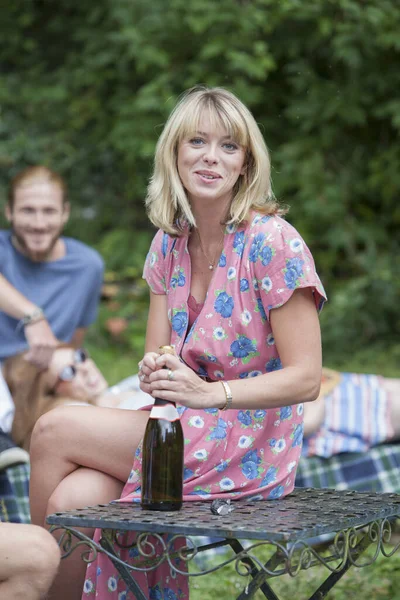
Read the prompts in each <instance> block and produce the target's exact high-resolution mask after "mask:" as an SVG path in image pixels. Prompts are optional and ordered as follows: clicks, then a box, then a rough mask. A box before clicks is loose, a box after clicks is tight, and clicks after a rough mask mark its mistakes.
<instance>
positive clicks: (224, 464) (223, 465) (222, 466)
mask: <svg viewBox="0 0 400 600" xmlns="http://www.w3.org/2000/svg"><path fill="white" fill-rule="evenodd" d="M230 462H231V461H230V459H228V460H221V462H220V463H219V465H217V466H216V467H215V470H216V471H218V473H222V472H223V471H225V469H227V468H228V467H229V463H230Z"/></svg>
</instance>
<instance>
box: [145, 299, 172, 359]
mask: <svg viewBox="0 0 400 600" xmlns="http://www.w3.org/2000/svg"><path fill="white" fill-rule="evenodd" d="M170 342H171V325H170V322H169V320H168V306H167V296H165V295H161V294H153V292H150V307H149V314H148V318H147V329H146V344H145V351H146V352H157V353H158V349H159V347H160V346H166V345H168V344H170Z"/></svg>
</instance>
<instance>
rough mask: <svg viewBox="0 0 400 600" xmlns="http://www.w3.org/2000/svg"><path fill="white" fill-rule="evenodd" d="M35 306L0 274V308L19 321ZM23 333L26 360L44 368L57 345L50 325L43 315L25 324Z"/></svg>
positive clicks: (30, 312) (33, 310) (35, 308)
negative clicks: (27, 349)
mask: <svg viewBox="0 0 400 600" xmlns="http://www.w3.org/2000/svg"><path fill="white" fill-rule="evenodd" d="M37 308H38V307H37V306H36V305H35V304H34V303H33V302H31V301H30V300H28V299H27V298H25V296H23V295H22V294H21V293H20V292H19V291H18V290H16V289H15V288H14V287H13V286H12V285H11V284H10V283H9V282H8V281H7V279H5V277H4V276H3V275H1V274H0V310H1V311H3V312H5V313H6V314H8V315H9V316H10V317H13V318H14V319H17V320H18V321H21V319H23V318H24V317H25V316H26V315H32V314H34V312H35V310H37ZM24 333H25V337H26V341H27V342H28V346H29V352H28V354H27V356H26V358H27V360H29V361H30V362H31V363H33V364H34V365H36V366H37V367H39V368H42V369H44V368H46V367H47V365H48V364H49V362H50V360H51V357H52V355H53V351H54V349H55V348H56V347H57V345H58V340H57V338H56V337H55V336H54V334H53V332H52V330H51V328H50V325H49V324H48V322H47V321H46V319H45V317H43V318H41V319H40V320H38V321H35V322H33V323H30V324H28V325H25V327H24Z"/></svg>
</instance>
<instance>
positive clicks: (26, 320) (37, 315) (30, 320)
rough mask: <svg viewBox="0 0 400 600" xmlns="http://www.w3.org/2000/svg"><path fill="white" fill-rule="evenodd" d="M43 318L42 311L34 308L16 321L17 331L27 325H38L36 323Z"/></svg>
mask: <svg viewBox="0 0 400 600" xmlns="http://www.w3.org/2000/svg"><path fill="white" fill-rule="evenodd" d="M45 318H46V317H45V316H44V312H43V310H42V309H41V308H40V306H36V308H34V310H33V311H32V312H30V313H26V314H24V316H23V317H22V319H21V320H20V321H18V325H17V331H20V329H22V328H23V327H27V326H28V325H33V324H34V323H38V321H42V320H43V319H45Z"/></svg>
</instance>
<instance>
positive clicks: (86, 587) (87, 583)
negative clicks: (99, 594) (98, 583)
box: [83, 579, 94, 594]
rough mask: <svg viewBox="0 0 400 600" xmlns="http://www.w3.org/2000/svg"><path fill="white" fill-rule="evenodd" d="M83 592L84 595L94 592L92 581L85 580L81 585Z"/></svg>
mask: <svg viewBox="0 0 400 600" xmlns="http://www.w3.org/2000/svg"><path fill="white" fill-rule="evenodd" d="M83 591H84V593H85V594H91V593H92V592H93V591H94V585H93V581H92V580H91V579H86V580H85V583H84V584H83Z"/></svg>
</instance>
